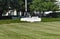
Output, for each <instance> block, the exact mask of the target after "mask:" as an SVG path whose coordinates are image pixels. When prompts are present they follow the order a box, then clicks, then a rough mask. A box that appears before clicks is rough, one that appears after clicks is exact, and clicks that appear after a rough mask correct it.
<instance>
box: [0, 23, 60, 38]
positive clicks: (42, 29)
mask: <svg viewBox="0 0 60 39" xmlns="http://www.w3.org/2000/svg"><path fill="white" fill-rule="evenodd" d="M0 39H60V22H40V23H11V24H0Z"/></svg>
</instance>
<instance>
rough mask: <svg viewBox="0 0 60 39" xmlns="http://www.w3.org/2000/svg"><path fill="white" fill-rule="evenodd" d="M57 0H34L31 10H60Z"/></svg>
mask: <svg viewBox="0 0 60 39" xmlns="http://www.w3.org/2000/svg"><path fill="white" fill-rule="evenodd" d="M55 1H56V0H33V1H32V4H31V5H30V10H31V11H33V10H38V11H56V10H59V9H58V8H59V7H58V5H56V4H55Z"/></svg>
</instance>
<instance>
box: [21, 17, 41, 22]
mask: <svg viewBox="0 0 60 39" xmlns="http://www.w3.org/2000/svg"><path fill="white" fill-rule="evenodd" d="M21 21H27V22H39V21H41V18H38V17H31V18H30V17H28V18H21Z"/></svg>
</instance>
